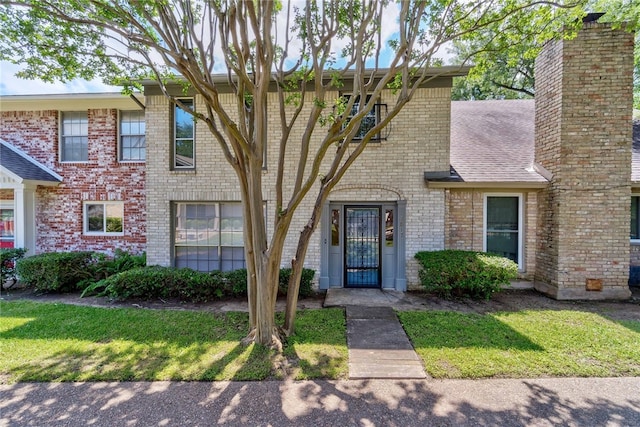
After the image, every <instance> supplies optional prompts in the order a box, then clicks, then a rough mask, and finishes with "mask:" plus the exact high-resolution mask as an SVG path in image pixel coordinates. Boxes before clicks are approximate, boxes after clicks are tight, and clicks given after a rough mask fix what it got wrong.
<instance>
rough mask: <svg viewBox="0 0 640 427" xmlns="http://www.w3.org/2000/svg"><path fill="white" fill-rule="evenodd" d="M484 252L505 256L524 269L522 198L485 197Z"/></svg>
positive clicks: (507, 195)
mask: <svg viewBox="0 0 640 427" xmlns="http://www.w3.org/2000/svg"><path fill="white" fill-rule="evenodd" d="M484 202H485V203H484V208H485V209H484V251H485V252H489V253H493V254H497V255H501V256H504V257H505V258H509V259H510V260H512V261H514V262H516V263H517V264H518V266H519V267H520V269H522V196H521V195H519V194H518V195H511V194H504V195H503V194H496V195H485V199H484Z"/></svg>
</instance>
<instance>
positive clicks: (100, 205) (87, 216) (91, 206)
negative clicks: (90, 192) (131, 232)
mask: <svg viewBox="0 0 640 427" xmlns="http://www.w3.org/2000/svg"><path fill="white" fill-rule="evenodd" d="M123 227H124V204H123V203H122V202H85V203H84V234H90V235H115V236H121V235H122V234H123V231H124V228H123Z"/></svg>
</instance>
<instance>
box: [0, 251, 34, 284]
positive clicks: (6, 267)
mask: <svg viewBox="0 0 640 427" xmlns="http://www.w3.org/2000/svg"><path fill="white" fill-rule="evenodd" d="M26 252H27V250H26V249H22V248H11V249H8V248H7V249H0V280H1V281H0V288H2V286H3V285H5V284H6V282H7V280H10V281H12V283H11V286H13V285H14V284H15V283H16V263H17V262H18V260H19V259H22V257H24V254H25V253H26Z"/></svg>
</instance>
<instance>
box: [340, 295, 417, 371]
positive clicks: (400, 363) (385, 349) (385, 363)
mask: <svg viewBox="0 0 640 427" xmlns="http://www.w3.org/2000/svg"><path fill="white" fill-rule="evenodd" d="M346 312H347V346H348V347H349V378H350V379H373V378H386V379H390V378H392V379H424V378H427V374H426V373H425V371H424V368H423V366H422V361H421V360H420V358H419V357H418V355H417V354H416V352H415V350H414V349H413V346H412V345H411V342H410V341H409V338H408V337H407V334H406V333H405V332H404V329H402V325H400V321H399V320H398V316H396V313H395V312H394V311H393V309H391V308H390V307H362V306H352V305H348V306H347V307H346Z"/></svg>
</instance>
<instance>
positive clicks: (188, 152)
mask: <svg viewBox="0 0 640 427" xmlns="http://www.w3.org/2000/svg"><path fill="white" fill-rule="evenodd" d="M179 101H180V102H181V103H182V105H184V106H185V107H186V108H188V109H190V110H193V99H180V100H179ZM194 137H195V127H194V120H193V116H192V115H191V114H189V113H187V112H186V111H184V110H183V109H182V108H180V106H178V105H177V104H176V105H175V106H174V111H173V167H174V168H176V169H192V168H193V167H195V154H196V153H195V144H194Z"/></svg>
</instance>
